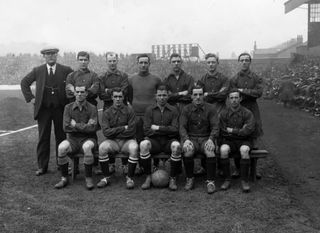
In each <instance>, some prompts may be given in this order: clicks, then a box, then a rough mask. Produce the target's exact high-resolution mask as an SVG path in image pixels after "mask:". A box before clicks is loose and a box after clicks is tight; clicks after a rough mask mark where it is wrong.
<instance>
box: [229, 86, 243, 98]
mask: <svg viewBox="0 0 320 233" xmlns="http://www.w3.org/2000/svg"><path fill="white" fill-rule="evenodd" d="M234 92H238V93H239V96H240V97H241V96H242V94H241V92H240V91H239V89H238V88H231V89H230V90H229V91H228V97H229V95H230V94H231V93H234Z"/></svg>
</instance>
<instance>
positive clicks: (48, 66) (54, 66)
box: [47, 63, 57, 74]
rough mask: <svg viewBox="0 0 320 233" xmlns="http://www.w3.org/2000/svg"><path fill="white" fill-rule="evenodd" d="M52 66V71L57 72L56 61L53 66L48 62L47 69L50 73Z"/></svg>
mask: <svg viewBox="0 0 320 233" xmlns="http://www.w3.org/2000/svg"><path fill="white" fill-rule="evenodd" d="M50 68H52V72H53V74H55V73H56V68H57V64H56V63H55V64H54V65H53V66H50V65H49V64H48V63H47V71H48V74H50Z"/></svg>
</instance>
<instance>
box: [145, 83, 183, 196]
mask: <svg viewBox="0 0 320 233" xmlns="http://www.w3.org/2000/svg"><path fill="white" fill-rule="evenodd" d="M167 100H168V90H167V87H166V86H164V85H162V86H159V87H158V88H157V93H156V103H155V104H153V105H151V106H149V107H148V108H147V109H146V112H145V115H144V127H143V128H144V134H145V136H146V137H145V140H143V141H141V143H140V159H141V165H142V166H143V169H144V172H145V173H146V175H147V177H146V180H145V182H144V183H143V184H142V186H141V188H142V189H149V188H150V186H151V157H152V155H154V154H158V153H160V152H165V153H168V154H169V153H170V155H171V161H170V163H171V164H170V165H171V169H170V182H169V189H170V190H173V191H175V190H177V184H176V176H177V175H178V173H179V171H180V169H181V147H180V143H179V142H178V141H177V138H178V116H179V113H178V110H177V109H176V108H175V107H173V106H171V105H169V104H168V103H167Z"/></svg>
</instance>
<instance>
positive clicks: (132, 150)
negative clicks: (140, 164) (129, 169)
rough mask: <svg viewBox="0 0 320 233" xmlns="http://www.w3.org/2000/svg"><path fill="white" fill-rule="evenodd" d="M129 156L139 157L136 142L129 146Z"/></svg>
mask: <svg viewBox="0 0 320 233" xmlns="http://www.w3.org/2000/svg"><path fill="white" fill-rule="evenodd" d="M128 150H129V154H130V156H131V155H135V156H136V155H137V152H138V143H137V142H135V141H132V142H130V143H129V145H128Z"/></svg>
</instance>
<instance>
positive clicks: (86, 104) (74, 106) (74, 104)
mask: <svg viewBox="0 0 320 233" xmlns="http://www.w3.org/2000/svg"><path fill="white" fill-rule="evenodd" d="M82 107H83V108H84V109H86V110H87V109H88V103H87V101H85V102H84V103H83V105H82ZM76 108H79V109H80V105H79V104H78V103H77V101H74V102H73V105H72V110H75V109H76Z"/></svg>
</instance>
